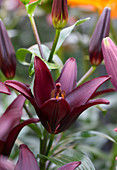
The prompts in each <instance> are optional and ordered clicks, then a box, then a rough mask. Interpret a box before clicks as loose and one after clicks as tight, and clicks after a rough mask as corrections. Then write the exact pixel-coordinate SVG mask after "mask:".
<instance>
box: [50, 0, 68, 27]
mask: <svg viewBox="0 0 117 170" xmlns="http://www.w3.org/2000/svg"><path fill="white" fill-rule="evenodd" d="M67 21H68V8H67V0H54V1H53V4H52V23H53V25H54V27H55V28H56V29H62V28H64V27H65V25H66V24H67Z"/></svg>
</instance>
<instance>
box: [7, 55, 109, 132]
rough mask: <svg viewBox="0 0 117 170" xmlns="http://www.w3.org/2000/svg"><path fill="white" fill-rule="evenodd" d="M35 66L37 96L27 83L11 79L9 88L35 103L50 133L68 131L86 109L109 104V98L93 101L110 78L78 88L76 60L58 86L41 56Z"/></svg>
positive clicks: (36, 60)
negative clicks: (99, 89)
mask: <svg viewBox="0 0 117 170" xmlns="http://www.w3.org/2000/svg"><path fill="white" fill-rule="evenodd" d="M34 66H35V81H34V97H33V95H32V94H31V90H30V88H29V86H27V85H26V84H23V83H20V82H18V81H13V80H7V81H6V85H8V86H10V87H12V88H14V89H16V90H17V91H19V92H20V93H22V94H23V95H24V96H25V97H26V98H27V99H28V100H29V101H30V102H31V103H32V104H33V106H34V107H35V109H36V112H37V114H38V116H39V118H40V121H41V123H42V124H43V126H44V127H45V128H46V129H47V130H48V132H49V133H54V134H56V133H60V132H62V131H64V130H66V129H68V128H69V126H70V125H71V124H72V123H73V122H74V121H75V120H76V119H77V117H78V116H79V115H80V114H81V113H82V112H83V111H84V110H86V109H87V108H89V107H91V106H93V105H97V104H109V101H108V100H106V99H95V100H90V99H91V98H92V96H93V95H94V93H95V92H96V90H97V89H98V87H99V86H101V85H102V84H103V83H104V82H105V81H107V80H109V79H110V77H109V76H102V77H98V78H95V79H92V80H90V81H88V82H86V83H84V84H82V85H81V86H79V87H76V79H77V64H76V60H75V59H74V58H70V59H68V60H67V62H66V63H65V65H64V67H63V69H62V71H61V74H60V77H59V78H58V80H57V81H56V82H55V83H54V82H53V79H52V76H51V73H50V71H49V69H48V68H47V66H46V64H45V63H44V62H43V61H42V60H41V59H40V58H39V57H37V56H36V57H35V60H34Z"/></svg>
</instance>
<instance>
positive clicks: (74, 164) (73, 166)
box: [57, 161, 81, 170]
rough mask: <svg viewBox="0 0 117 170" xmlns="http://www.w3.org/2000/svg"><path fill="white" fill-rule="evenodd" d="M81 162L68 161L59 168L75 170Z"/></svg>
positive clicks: (59, 169) (61, 169) (60, 169)
mask: <svg viewBox="0 0 117 170" xmlns="http://www.w3.org/2000/svg"><path fill="white" fill-rule="evenodd" d="M80 164H81V162H77V161H76V162H70V163H67V164H66V165H63V166H62V167H60V168H58V169H57V170H75V169H76V168H77V167H78V166H79V165H80Z"/></svg>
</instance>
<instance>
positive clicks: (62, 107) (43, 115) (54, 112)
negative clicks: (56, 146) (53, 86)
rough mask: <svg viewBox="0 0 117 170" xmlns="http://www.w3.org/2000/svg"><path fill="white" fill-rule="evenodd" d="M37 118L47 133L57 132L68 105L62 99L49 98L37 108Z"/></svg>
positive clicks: (67, 111) (66, 113) (68, 108)
mask: <svg viewBox="0 0 117 170" xmlns="http://www.w3.org/2000/svg"><path fill="white" fill-rule="evenodd" d="M39 111H40V112H39V114H38V113H37V114H38V116H39V118H40V120H41V123H42V124H43V126H44V127H45V128H46V129H47V130H48V131H49V133H58V130H57V128H58V127H59V126H60V122H61V120H62V119H63V118H64V117H66V115H68V113H69V112H70V107H69V105H68V103H67V102H66V101H65V100H64V99H63V98H60V99H50V100H48V101H47V102H45V103H44V104H43V105H42V106H41V108H40V110H39Z"/></svg>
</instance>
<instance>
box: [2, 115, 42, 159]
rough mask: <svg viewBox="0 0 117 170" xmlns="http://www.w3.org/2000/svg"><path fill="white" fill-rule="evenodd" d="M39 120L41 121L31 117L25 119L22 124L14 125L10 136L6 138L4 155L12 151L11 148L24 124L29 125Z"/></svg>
mask: <svg viewBox="0 0 117 170" xmlns="http://www.w3.org/2000/svg"><path fill="white" fill-rule="evenodd" d="M37 122H39V119H36V118H31V119H28V120H25V121H24V122H22V123H21V124H19V125H17V126H16V127H14V128H13V129H12V131H11V132H10V133H9V135H8V137H7V139H6V143H5V147H4V152H3V155H6V156H9V155H10V152H11V149H12V147H13V144H14V142H15V140H16V138H17V136H18V134H19V133H20V131H21V130H22V128H23V127H24V126H26V125H28V124H30V123H37Z"/></svg>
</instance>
